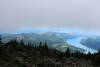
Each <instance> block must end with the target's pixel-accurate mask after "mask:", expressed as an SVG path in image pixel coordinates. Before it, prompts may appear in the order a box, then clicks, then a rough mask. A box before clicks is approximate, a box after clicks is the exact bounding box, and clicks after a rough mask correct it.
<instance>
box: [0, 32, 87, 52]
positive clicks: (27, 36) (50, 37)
mask: <svg viewBox="0 0 100 67" xmlns="http://www.w3.org/2000/svg"><path fill="white" fill-rule="evenodd" d="M2 35H3V36H2V39H3V40H2V42H3V43H6V42H9V41H10V40H13V39H14V38H15V39H16V41H18V42H20V40H22V39H23V42H24V44H25V45H26V44H28V42H31V43H32V44H33V45H34V46H35V45H36V46H39V42H40V41H41V42H42V44H44V43H45V42H44V40H46V41H47V44H48V47H49V48H56V49H57V50H59V51H63V52H65V51H66V49H67V47H70V48H69V49H70V52H71V53H74V52H75V51H76V50H78V49H79V50H80V52H84V51H85V50H84V49H81V48H77V47H74V46H72V45H70V44H68V43H67V42H66V39H69V38H75V37H76V36H73V35H69V34H67V33H56V32H45V33H44V32H40V33H21V34H2Z"/></svg>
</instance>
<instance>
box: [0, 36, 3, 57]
mask: <svg viewBox="0 0 100 67" xmlns="http://www.w3.org/2000/svg"><path fill="white" fill-rule="evenodd" d="M1 40H2V38H1V35H0V56H1V55H3V54H4V47H3V45H2V44H3V43H2V42H1Z"/></svg>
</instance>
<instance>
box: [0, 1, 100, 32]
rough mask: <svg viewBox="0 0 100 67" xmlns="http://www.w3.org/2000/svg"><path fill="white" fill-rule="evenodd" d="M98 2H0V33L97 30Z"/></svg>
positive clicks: (98, 20) (99, 26) (99, 21)
mask: <svg viewBox="0 0 100 67" xmlns="http://www.w3.org/2000/svg"><path fill="white" fill-rule="evenodd" d="M99 3H100V1H99V0H96V1H94V0H83V1H79V0H74V1H72V0H9V1H8V0H0V30H1V31H4V30H5V31H18V30H19V29H20V28H26V29H28V28H29V29H31V28H48V29H50V28H56V29H58V30H59V29H73V30H83V31H88V32H99V30H100V19H99V18H100V4H99Z"/></svg>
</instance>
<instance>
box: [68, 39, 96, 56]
mask: <svg viewBox="0 0 100 67" xmlns="http://www.w3.org/2000/svg"><path fill="white" fill-rule="evenodd" d="M83 38H86V37H77V38H71V39H66V41H67V43H69V44H71V45H73V46H75V47H79V48H82V49H85V50H86V52H84V53H86V54H87V53H88V52H89V51H90V52H91V53H96V52H97V50H94V49H92V48H89V47H86V46H84V45H82V44H81V43H79V42H80V41H81V39H83Z"/></svg>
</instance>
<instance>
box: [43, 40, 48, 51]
mask: <svg viewBox="0 0 100 67" xmlns="http://www.w3.org/2000/svg"><path fill="white" fill-rule="evenodd" d="M44 47H45V50H46V51H47V52H48V46H47V42H46V40H45V44H44Z"/></svg>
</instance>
